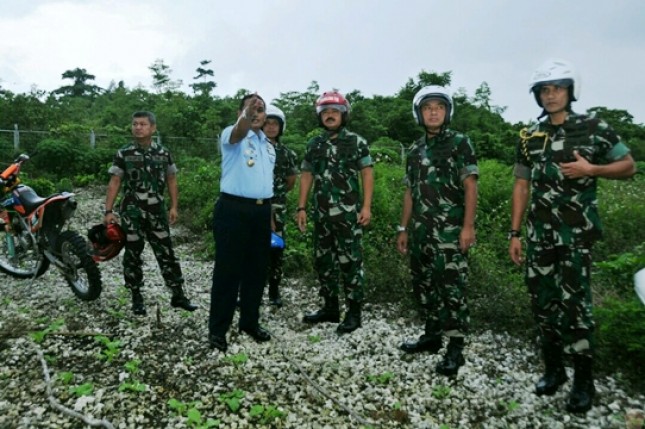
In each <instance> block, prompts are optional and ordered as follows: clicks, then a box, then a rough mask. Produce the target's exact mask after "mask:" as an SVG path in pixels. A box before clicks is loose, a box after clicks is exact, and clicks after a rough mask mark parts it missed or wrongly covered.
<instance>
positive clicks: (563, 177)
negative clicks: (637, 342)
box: [508, 59, 635, 412]
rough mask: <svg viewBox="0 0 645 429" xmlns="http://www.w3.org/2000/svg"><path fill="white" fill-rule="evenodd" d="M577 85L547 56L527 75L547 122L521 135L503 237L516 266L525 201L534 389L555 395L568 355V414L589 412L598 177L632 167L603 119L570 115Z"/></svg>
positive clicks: (624, 174) (569, 71)
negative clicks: (537, 359)
mask: <svg viewBox="0 0 645 429" xmlns="http://www.w3.org/2000/svg"><path fill="white" fill-rule="evenodd" d="M580 86H581V85H580V78H579V76H578V74H577V72H576V70H575V68H574V67H573V65H572V64H571V63H570V62H568V61H564V60H560V59H550V60H548V61H546V62H545V63H544V64H543V65H541V66H540V67H539V68H538V69H537V70H536V71H535V72H534V73H533V76H532V77H531V81H530V91H531V92H532V93H533V95H534V96H535V101H536V102H537V104H538V106H540V107H541V108H542V114H541V115H540V118H542V117H545V116H546V118H545V119H544V120H542V121H541V122H538V123H536V124H534V125H533V126H531V127H530V128H528V129H523V130H522V131H521V132H520V140H519V143H518V145H517V149H516V153H515V167H514V175H515V185H514V188H513V208H512V215H511V229H510V231H509V234H508V239H509V242H510V243H509V254H510V257H511V259H512V260H513V262H514V263H515V264H517V265H522V264H523V263H524V262H525V259H524V256H523V253H522V247H523V243H522V241H521V240H520V237H521V224H522V217H523V215H524V212H525V211H526V209H527V207H528V217H527V227H526V232H527V239H526V265H525V267H526V283H527V286H528V289H529V293H530V295H531V301H532V309H533V315H534V318H535V320H536V323H537V325H538V328H539V333H540V340H541V345H542V354H543V358H544V365H545V372H544V375H543V376H542V378H541V379H540V380H539V381H538V383H537V384H536V386H535V393H536V394H537V395H553V394H555V392H556V391H557V390H558V388H559V387H560V385H562V384H563V383H564V382H565V381H566V380H567V375H566V372H565V370H564V364H563V354H568V355H571V356H573V363H574V367H575V373H574V380H573V387H572V389H571V392H570V394H569V400H568V403H567V410H568V411H570V412H586V411H588V410H589V409H590V408H591V405H592V401H593V397H594V393H595V388H594V383H593V376H592V361H593V348H594V342H593V330H594V322H593V318H592V303H591V285H590V274H591V248H592V245H593V243H594V242H595V241H596V240H598V239H599V238H601V225H600V217H599V215H598V200H597V196H596V186H597V178H598V177H605V178H609V179H624V178H628V177H631V176H632V175H633V174H634V173H635V167H634V160H633V159H632V157H631V156H630V154H629V149H628V148H627V146H625V145H624V144H623V143H622V142H621V140H620V138H619V137H618V135H616V133H615V132H614V131H613V130H612V129H611V127H610V126H609V125H607V123H605V122H604V121H602V120H600V119H597V118H593V117H589V116H585V115H579V114H576V113H574V112H573V111H572V109H571V103H572V102H573V101H576V100H578V99H579V98H580Z"/></svg>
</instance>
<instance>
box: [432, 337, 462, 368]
mask: <svg viewBox="0 0 645 429" xmlns="http://www.w3.org/2000/svg"><path fill="white" fill-rule="evenodd" d="M463 349H464V337H450V342H449V343H448V349H447V350H446V354H445V355H444V356H443V360H442V361H441V362H439V363H438V364H437V367H436V370H437V372H438V373H439V374H442V375H448V376H450V375H455V374H457V372H459V368H461V366H462V365H463V364H464V363H465V362H466V360H465V359H464V355H463V354H462V351H463Z"/></svg>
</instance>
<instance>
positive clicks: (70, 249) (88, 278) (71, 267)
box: [56, 231, 103, 301]
mask: <svg viewBox="0 0 645 429" xmlns="http://www.w3.org/2000/svg"><path fill="white" fill-rule="evenodd" d="M56 243H57V249H56V250H57V251H58V253H59V254H60V257H61V260H62V261H63V263H64V268H63V267H61V268H60V269H61V271H62V273H63V276H64V277H65V280H67V283H68V284H69V286H70V287H71V288H72V291H73V292H74V294H75V295H76V296H77V297H79V298H80V299H82V300H83V301H93V300H95V299H97V298H98V297H99V296H100V295H101V290H102V288H103V286H102V284H101V272H100V271H99V267H98V266H97V265H96V262H94V259H92V256H90V254H89V252H88V251H87V243H86V242H85V240H84V239H83V237H81V236H80V235H79V234H78V233H77V232H74V231H63V232H62V233H61V234H60V236H59V237H58V240H56Z"/></svg>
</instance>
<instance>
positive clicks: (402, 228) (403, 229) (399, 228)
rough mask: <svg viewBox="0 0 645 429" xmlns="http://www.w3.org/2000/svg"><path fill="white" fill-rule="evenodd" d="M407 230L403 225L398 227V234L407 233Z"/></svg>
mask: <svg viewBox="0 0 645 429" xmlns="http://www.w3.org/2000/svg"><path fill="white" fill-rule="evenodd" d="M407 230H408V228H406V227H405V226H403V225H399V226H397V227H396V232H397V233H399V232H406V231H407Z"/></svg>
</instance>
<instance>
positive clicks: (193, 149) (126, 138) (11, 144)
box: [0, 126, 220, 164]
mask: <svg viewBox="0 0 645 429" xmlns="http://www.w3.org/2000/svg"><path fill="white" fill-rule="evenodd" d="M46 139H61V140H65V141H68V142H71V143H72V144H74V145H75V147H77V148H79V149H81V150H82V149H87V150H101V149H105V150H116V149H117V148H119V147H121V146H124V145H126V144H127V143H129V142H130V141H131V140H132V136H131V135H129V134H108V133H95V132H94V131H93V130H92V131H90V132H65V133H60V132H50V131H33V130H20V129H18V126H16V127H15V128H14V129H13V130H2V129H0V163H3V164H7V163H10V162H11V161H13V159H14V158H15V157H16V155H17V154H19V153H26V154H29V155H33V154H36V153H37V147H38V144H39V143H40V142H41V141H43V140H46ZM154 139H155V141H157V142H158V143H162V144H163V145H164V146H166V147H167V148H168V149H170V151H171V152H172V153H173V155H175V156H176V157H179V156H194V157H200V158H204V159H206V160H212V161H215V160H218V159H219V156H220V153H219V144H218V142H219V138H189V137H178V136H165V135H163V134H156V135H155V136H154Z"/></svg>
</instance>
